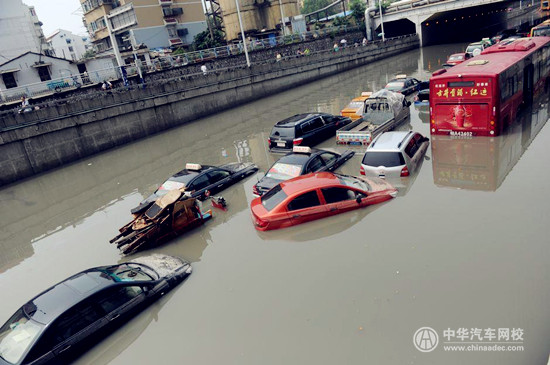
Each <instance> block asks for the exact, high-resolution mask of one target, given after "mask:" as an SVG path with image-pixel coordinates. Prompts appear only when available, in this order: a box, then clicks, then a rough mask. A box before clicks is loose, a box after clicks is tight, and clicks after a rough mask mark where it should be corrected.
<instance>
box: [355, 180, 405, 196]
mask: <svg viewBox="0 0 550 365" xmlns="http://www.w3.org/2000/svg"><path fill="white" fill-rule="evenodd" d="M355 177H356V178H357V179H359V180H363V181H364V182H366V183H367V184H369V185H370V187H371V188H372V192H377V191H383V190H391V189H393V190H395V188H394V187H393V185H392V184H390V183H389V182H387V181H386V180H383V179H379V178H377V177H368V178H367V177H364V176H355Z"/></svg>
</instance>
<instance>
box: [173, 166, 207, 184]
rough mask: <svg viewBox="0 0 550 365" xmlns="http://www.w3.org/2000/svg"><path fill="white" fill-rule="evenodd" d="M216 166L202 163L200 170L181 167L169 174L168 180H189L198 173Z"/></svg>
mask: <svg viewBox="0 0 550 365" xmlns="http://www.w3.org/2000/svg"><path fill="white" fill-rule="evenodd" d="M213 168H216V166H208V165H202V166H201V168H200V170H189V169H183V170H181V171H178V172H176V173H175V174H174V175H172V176H170V178H169V179H168V180H169V181H190V180H191V179H192V178H194V177H195V176H197V175H198V174H200V173H203V172H205V171H208V170H211V169H213Z"/></svg>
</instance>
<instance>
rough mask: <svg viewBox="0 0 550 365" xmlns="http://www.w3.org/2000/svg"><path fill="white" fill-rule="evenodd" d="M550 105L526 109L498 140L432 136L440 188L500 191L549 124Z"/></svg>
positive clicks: (543, 104) (493, 138)
mask: <svg viewBox="0 0 550 365" xmlns="http://www.w3.org/2000/svg"><path fill="white" fill-rule="evenodd" d="M548 108H549V104H548V103H547V101H546V100H545V101H544V103H542V104H538V105H537V106H536V107H533V109H526V110H524V111H523V112H522V113H521V114H520V117H519V119H518V120H517V121H516V122H515V123H514V124H513V125H511V126H510V128H509V129H508V131H506V132H505V133H504V134H503V135H501V136H498V137H471V138H460V137H459V138H457V137H451V136H434V135H432V155H433V179H434V184H435V185H437V186H445V187H454V188H459V189H468V190H484V191H496V190H497V189H498V188H499V187H500V185H501V184H502V182H503V181H504V179H505V178H506V176H507V175H508V173H509V172H510V171H511V170H512V169H513V167H514V166H515V165H516V163H517V162H518V161H519V159H520V158H521V156H522V155H523V153H524V152H525V150H526V149H527V147H528V146H529V145H530V144H531V142H532V141H533V139H534V138H535V137H536V136H537V134H538V133H539V132H540V130H541V129H542V127H543V126H544V125H545V123H546V121H547V120H548Z"/></svg>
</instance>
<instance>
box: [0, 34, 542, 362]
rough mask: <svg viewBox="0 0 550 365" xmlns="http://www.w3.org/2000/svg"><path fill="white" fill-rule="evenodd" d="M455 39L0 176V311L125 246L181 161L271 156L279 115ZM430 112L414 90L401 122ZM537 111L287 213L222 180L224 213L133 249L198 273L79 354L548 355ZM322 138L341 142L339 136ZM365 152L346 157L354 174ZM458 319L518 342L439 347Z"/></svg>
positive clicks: (338, 94) (426, 66) (351, 358)
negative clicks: (40, 170) (372, 193)
mask: <svg viewBox="0 0 550 365" xmlns="http://www.w3.org/2000/svg"><path fill="white" fill-rule="evenodd" d="M462 48H463V45H456V44H454V45H443V46H435V47H429V48H425V49H423V50H415V51H411V52H407V53H405V54H403V55H400V56H398V57H393V58H390V59H387V60H383V61H380V62H374V63H372V64H369V65H366V66H364V67H361V68H358V69H355V70H352V71H349V72H346V73H342V74H339V75H337V76H334V77H330V78H327V79H323V80H320V81H318V82H315V83H312V84H308V85H304V86H303V87H299V88H295V89H292V90H289V91H287V92H285V93H281V94H277V95H274V96H272V97H269V98H266V99H262V100H260V101H257V102H254V103H250V104H247V105H244V106H241V107H238V108H235V109H233V110H229V111H227V112H224V113H220V114H218V115H215V116H210V117H207V118H204V119H202V120H200V121H197V122H194V123H191V124H188V125H185V126H182V127H180V128H177V129H172V130H170V131H167V132H165V133H162V134H159V135H156V136H154V137H151V138H148V139H146V140H143V141H139V142H136V143H133V144H130V145H127V146H124V147H122V148H119V149H116V150H112V151H109V152H107V153H103V154H101V155H98V156H95V157H92V158H88V159H85V160H82V161H79V162H78V163H75V164H72V165H70V166H67V167H65V168H63V169H58V170H56V171H53V172H51V173H48V174H44V175H41V176H39V177H36V178H33V179H30V180H27V181H24V182H21V183H19V184H16V185H12V186H9V187H7V188H4V189H3V190H0V202H1V206H2V210H1V212H0V249H1V250H2V251H1V255H0V288H2V294H1V298H2V299H1V300H0V320H1V321H5V320H7V319H8V318H9V316H11V314H12V313H13V312H14V311H15V310H16V309H17V308H18V307H20V306H21V305H22V304H24V303H25V302H26V301H27V300H29V299H30V298H31V297H33V296H34V295H36V294H38V293H39V292H41V291H42V290H44V289H46V288H48V287H49V286H51V285H53V284H55V283H56V282H58V281H60V280H62V279H64V278H66V277H68V276H70V275H71V274H74V273H76V272H78V271H80V270H83V269H86V268H88V267H92V266H98V265H104V264H109V263H116V262H120V261H123V260H124V258H123V257H121V255H120V254H119V252H118V250H117V249H116V247H114V246H113V245H110V244H109V243H108V240H109V239H110V238H111V237H113V236H115V235H116V233H117V229H118V228H119V227H120V226H122V225H123V224H125V223H126V222H128V221H129V220H130V218H131V217H130V214H129V210H130V208H132V207H133V206H135V205H136V204H137V203H139V201H140V200H141V199H142V198H143V197H144V196H147V195H148V194H149V193H150V192H152V191H153V190H154V189H155V188H156V186H157V184H158V183H160V182H162V181H163V180H164V179H165V178H166V177H168V176H169V175H171V174H172V173H174V172H176V171H178V170H179V169H181V168H183V166H184V164H185V163H186V162H198V163H205V164H222V163H226V162H233V161H238V160H240V161H251V162H254V163H256V164H257V165H258V166H259V167H260V170H262V171H265V170H266V169H267V168H268V167H269V166H270V165H271V163H273V161H275V159H276V158H277V156H276V155H271V154H270V153H269V152H267V151H266V138H267V137H268V134H269V131H270V129H271V126H272V125H273V124H274V123H275V122H276V121H278V120H281V119H283V118H285V117H287V116H290V115H292V114H295V113H300V112H304V111H321V112H331V113H338V112H339V110H340V109H341V108H343V107H344V106H345V105H346V104H347V102H348V101H349V100H350V99H351V98H353V97H355V96H357V95H359V94H360V93H361V91H367V90H378V89H379V88H382V87H383V86H384V85H385V83H386V81H387V80H388V79H390V78H391V77H392V76H394V75H395V74H399V73H405V74H409V75H412V76H415V77H417V78H420V79H427V77H428V76H429V74H430V72H432V71H434V70H435V69H437V68H438V67H439V66H440V65H441V64H443V63H444V62H445V60H446V56H447V55H448V54H450V53H453V52H456V51H460V50H461V49H462ZM427 115H428V114H427V109H426V107H418V106H414V105H413V106H411V120H410V122H408V123H406V124H405V125H404V126H402V127H401V128H403V129H410V128H413V129H414V130H417V131H419V132H421V133H422V134H424V135H427V136H429V129H428V127H429V124H428V122H429V121H428V117H427ZM547 119H548V102H547V100H542V103H541V102H539V103H537V104H536V105H535V106H534V107H533V108H532V109H531V110H527V111H526V112H525V113H523V115H522V116H521V118H519V120H518V121H516V123H515V124H514V125H513V126H512V127H511V128H510V129H509V131H508V132H507V133H506V134H505V135H504V136H501V137H496V138H482V139H480V138H474V139H450V138H446V137H437V138H430V147H429V148H428V152H427V154H426V156H427V158H426V159H425V161H424V162H423V165H422V166H421V169H420V171H419V172H418V173H416V174H413V176H411V177H410V178H408V179H399V181H394V184H395V185H397V186H398V187H399V189H400V193H399V196H398V197H397V198H396V199H394V200H392V201H389V202H387V203H384V204H381V205H377V206H373V207H370V208H367V209H364V210H360V211H355V212H350V213H347V214H342V215H339V216H335V217H332V218H327V219H323V220H319V221H316V222H311V223H307V224H303V225H301V226H296V227H292V228H289V229H285V230H280V231H273V232H265V233H259V232H257V231H255V229H254V227H253V226H252V224H251V218H250V213H249V204H250V201H251V200H252V198H253V196H252V186H253V184H254V183H255V181H256V180H257V179H258V178H259V177H260V176H261V175H260V173H258V175H257V176H253V177H251V178H249V179H247V180H245V181H244V182H243V183H240V184H237V185H234V186H233V187H231V188H229V189H227V190H226V191H224V192H223V193H222V195H223V196H224V197H225V198H226V200H227V201H228V205H229V210H228V211H227V212H221V211H219V210H215V211H214V218H213V219H212V220H211V221H209V222H208V223H207V224H206V225H205V226H203V227H200V228H198V229H196V230H194V231H192V232H190V233H189V234H186V235H185V236H182V237H179V238H177V239H174V240H172V241H171V242H169V243H167V244H164V245H163V246H160V247H158V248H156V249H154V250H150V251H146V252H142V253H139V254H137V255H135V256H139V255H144V254H147V253H151V252H164V253H168V254H173V255H178V256H181V257H183V258H186V259H188V260H190V261H192V262H193V267H194V272H193V274H192V275H191V277H190V278H189V279H188V280H187V281H186V282H184V283H183V284H182V285H180V286H178V287H177V288H176V289H175V290H173V291H172V292H170V293H169V294H168V295H166V296H165V297H163V298H162V299H161V300H159V301H158V302H156V303H154V304H153V305H152V306H150V307H149V308H148V309H146V310H145V311H144V312H143V313H141V314H140V315H138V316H137V317H135V318H134V319H133V320H131V321H130V322H129V323H127V324H126V325H124V326H123V327H121V328H120V329H119V330H118V331H117V332H115V333H113V334H112V335H110V336H109V337H107V338H105V340H103V341H102V342H100V343H99V344H98V345H96V346H95V347H93V348H92V349H90V350H89V351H88V352H86V353H85V354H83V355H82V356H81V357H80V358H79V359H78V360H77V361H76V363H78V364H130V363H133V364H183V363H195V364H222V363H223V364H465V363H469V364H546V363H547V361H548V355H549V352H550V342H549V340H548V338H550V317H549V315H548V307H549V305H548V303H549V302H550V290H549V287H550V285H549V284H550V275H549V270H548V263H549V262H550V254H549V252H550V250H549V244H550V225H549V224H548V222H549V218H550V208H549V204H548V202H549V201H550V190H549V189H548V187H547V185H548V184H547V182H548V181H549V180H550V169H548V167H547V159H548V156H549V155H550V143H548V141H550V129H549V128H548V126H545V123H546V121H547ZM320 147H325V148H329V149H335V150H341V149H342V147H336V145H335V143H334V140H333V139H330V140H327V141H325V142H323V143H322V144H321V145H320ZM357 152H359V153H358V154H357V155H356V156H355V157H354V158H353V159H352V160H350V161H349V162H348V163H347V164H346V165H345V166H344V167H342V168H341V171H342V172H344V173H348V174H358V172H359V164H360V160H361V156H360V152H362V151H361V149H357ZM135 256H132V257H135ZM421 327H431V328H433V329H434V330H435V331H436V332H437V333H438V335H439V344H438V346H437V348H436V349H435V350H434V351H432V352H427V353H424V352H420V351H418V350H417V349H416V348H415V346H414V344H413V335H414V333H415V332H416V331H417V330H418V329H419V328H421ZM460 328H466V329H468V331H471V330H472V329H476V328H477V329H481V330H483V331H485V330H486V329H490V328H492V329H498V328H508V329H510V330H512V329H514V328H515V329H517V328H520V329H522V330H523V336H522V341H517V342H522V343H521V345H522V346H524V350H523V351H501V352H494V351H491V352H480V351H477V352H457V351H455V352H451V351H445V350H444V348H443V345H444V343H443V342H448V339H447V338H445V337H443V331H444V330H447V329H450V330H455V331H457V330H458V329H460ZM455 340H456V338H455ZM484 340H485V339H484ZM450 341H451V342H452V341H453V339H452V338H451V339H450ZM458 341H459V342H460V340H458ZM464 341H465V342H471V341H470V339H469V337H468V339H465V340H464ZM464 341H463V342H464ZM502 342H506V341H502ZM505 345H508V344H505Z"/></svg>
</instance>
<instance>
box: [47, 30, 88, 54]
mask: <svg viewBox="0 0 550 365" xmlns="http://www.w3.org/2000/svg"><path fill="white" fill-rule="evenodd" d="M85 38H86V37H85ZM46 41H47V42H48V45H49V46H50V48H51V50H52V51H53V55H54V56H56V57H60V58H64V59H66V60H73V61H78V60H80V59H81V58H82V56H83V55H84V53H86V44H85V40H84V39H83V37H82V36H79V35H77V34H73V33H72V32H70V31H68V30H64V29H58V30H56V31H55V32H54V33H53V34H52V35H51V36H49V37H48V38H46Z"/></svg>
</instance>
